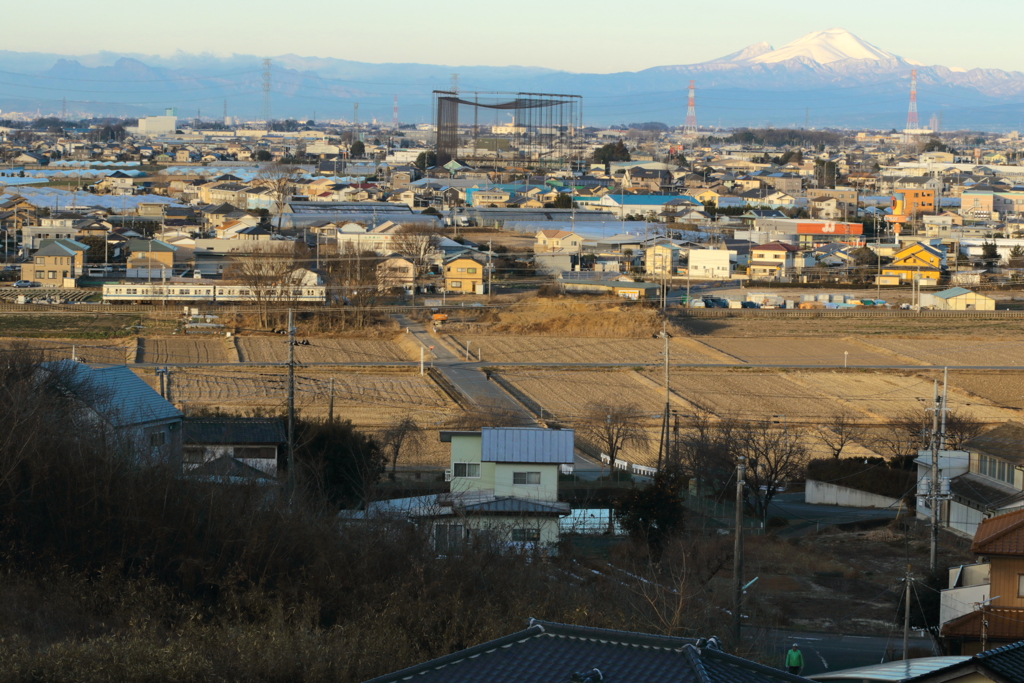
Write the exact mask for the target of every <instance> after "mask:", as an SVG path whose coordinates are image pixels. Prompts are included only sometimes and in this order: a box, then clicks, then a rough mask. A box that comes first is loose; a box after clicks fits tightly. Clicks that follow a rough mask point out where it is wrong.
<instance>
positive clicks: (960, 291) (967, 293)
mask: <svg viewBox="0 0 1024 683" xmlns="http://www.w3.org/2000/svg"><path fill="white" fill-rule="evenodd" d="M933 297H934V306H935V308H936V309H937V310H940V311H994V310H996V301H995V299H993V298H992V297H989V296H985V295H984V294H978V293H977V292H972V291H971V290H969V289H965V288H963V287H950V288H949V289H947V290H944V291H941V292H936V293H935V294H934V295H933Z"/></svg>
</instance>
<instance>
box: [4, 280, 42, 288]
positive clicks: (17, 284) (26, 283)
mask: <svg viewBox="0 0 1024 683" xmlns="http://www.w3.org/2000/svg"><path fill="white" fill-rule="evenodd" d="M38 286H39V284H38V283H35V282H30V281H29V280H18V281H17V282H15V283H14V284H13V285H11V287H38Z"/></svg>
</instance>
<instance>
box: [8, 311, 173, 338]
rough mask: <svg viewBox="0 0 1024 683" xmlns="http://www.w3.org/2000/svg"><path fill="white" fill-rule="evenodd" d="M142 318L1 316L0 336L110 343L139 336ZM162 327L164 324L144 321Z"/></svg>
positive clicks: (45, 314)
mask: <svg viewBox="0 0 1024 683" xmlns="http://www.w3.org/2000/svg"><path fill="white" fill-rule="evenodd" d="M140 324H143V320H142V316H140V315H137V314H134V313H124V314H120V313H63V312H62V313H21V312H15V313H12V312H5V313H3V314H2V315H0V336H4V337H41V338H44V339H45V338H51V339H52V338H64V339H97V340H99V339H102V340H107V339H113V338H116V337H127V336H134V335H136V334H138V331H137V330H136V327H135V326H136V325H140ZM145 324H146V326H153V327H163V326H166V325H167V323H165V322H163V321H155V320H149V321H145Z"/></svg>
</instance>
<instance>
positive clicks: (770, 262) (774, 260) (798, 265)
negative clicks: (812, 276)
mask: <svg viewBox="0 0 1024 683" xmlns="http://www.w3.org/2000/svg"><path fill="white" fill-rule="evenodd" d="M799 253H800V248H799V247H797V246H796V245H794V244H786V243H784V242H769V243H768V244H762V245H760V246H757V247H754V248H753V249H751V251H750V267H749V269H748V271H747V272H748V274H749V276H750V278H751V279H752V280H769V279H777V278H781V277H783V276H785V275H787V274H792V273H793V272H795V271H798V270H802V267H803V262H804V259H803V258H802V257H800V256H799Z"/></svg>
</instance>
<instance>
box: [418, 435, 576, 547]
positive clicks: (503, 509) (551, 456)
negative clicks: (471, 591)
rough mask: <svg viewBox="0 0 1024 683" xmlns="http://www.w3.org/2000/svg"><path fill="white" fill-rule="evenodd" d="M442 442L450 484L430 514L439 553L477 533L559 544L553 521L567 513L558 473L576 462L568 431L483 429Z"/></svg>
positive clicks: (519, 541) (508, 540)
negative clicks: (445, 445) (447, 445)
mask: <svg viewBox="0 0 1024 683" xmlns="http://www.w3.org/2000/svg"><path fill="white" fill-rule="evenodd" d="M440 438H441V441H442V442H445V443H450V444H451V459H450V466H449V469H448V470H447V471H446V472H445V479H446V480H448V481H449V482H451V484H450V493H449V494H448V496H441V497H439V498H440V500H439V502H440V506H439V507H438V509H437V511H436V513H435V514H433V515H431V516H433V517H434V519H433V520H432V521H433V523H434V528H433V536H434V541H435V545H436V547H437V551H438V552H439V553H442V554H444V553H446V552H452V551H455V550H457V549H458V546H459V545H460V544H462V543H463V542H465V541H467V540H473V538H474V536H477V537H481V536H483V537H487V538H488V539H489V540H494V541H496V542H499V543H512V544H516V545H518V544H538V545H541V546H547V547H550V546H552V545H554V544H555V543H556V542H557V541H558V518H559V517H563V516H565V515H567V514H568V513H569V506H568V505H567V504H565V503H559V502H558V474H559V468H560V467H561V466H562V465H571V464H572V463H573V457H574V455H573V452H574V447H575V446H574V432H573V430H571V429H541V428H537V427H484V428H483V429H481V430H480V431H478V432H477V431H466V432H462V431H442V432H441V434H440Z"/></svg>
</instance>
